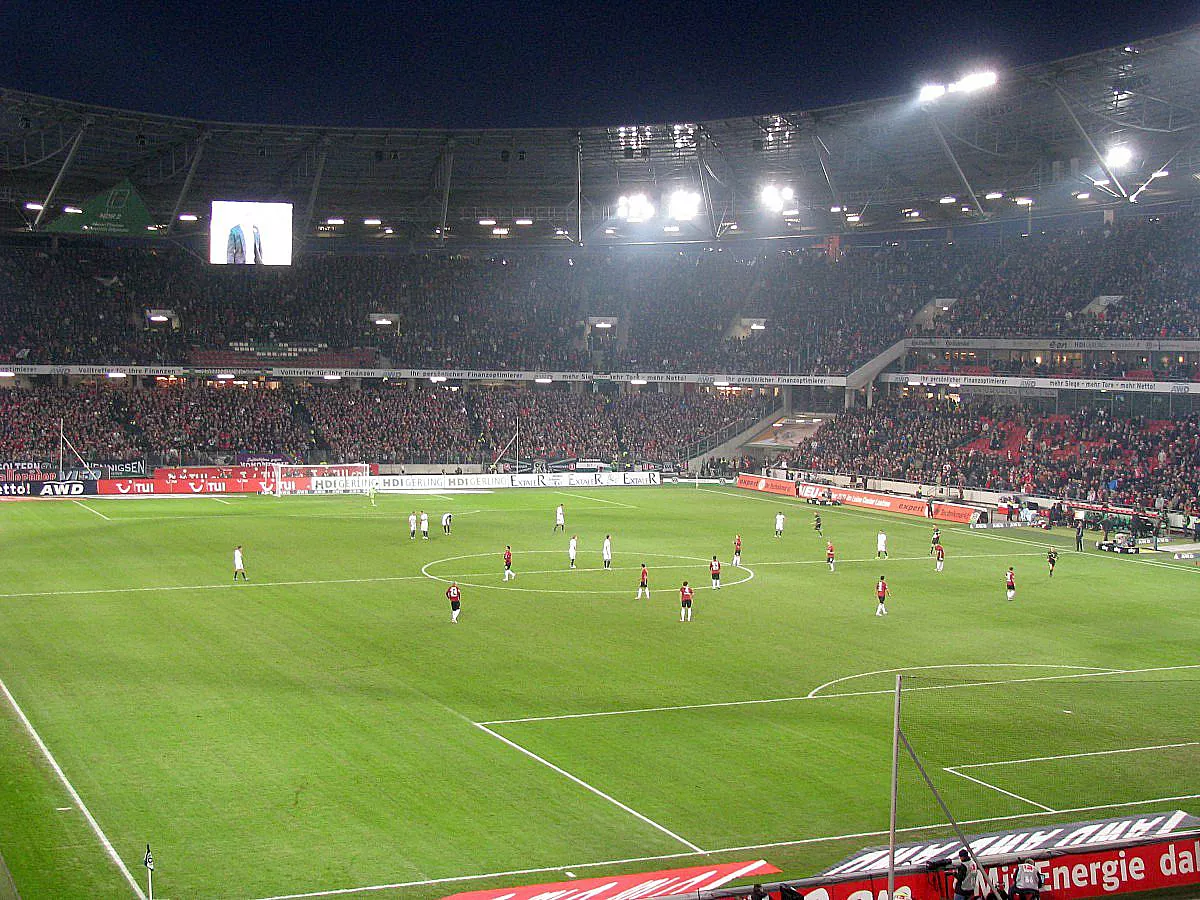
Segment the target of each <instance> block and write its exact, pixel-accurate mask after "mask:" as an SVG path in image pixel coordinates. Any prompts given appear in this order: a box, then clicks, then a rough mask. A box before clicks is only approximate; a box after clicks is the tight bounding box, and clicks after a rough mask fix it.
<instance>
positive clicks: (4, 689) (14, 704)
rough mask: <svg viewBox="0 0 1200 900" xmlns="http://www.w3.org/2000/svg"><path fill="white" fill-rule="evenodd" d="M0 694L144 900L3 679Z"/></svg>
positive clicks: (140, 898) (121, 860) (121, 871)
mask: <svg viewBox="0 0 1200 900" xmlns="http://www.w3.org/2000/svg"><path fill="white" fill-rule="evenodd" d="M0 692H3V694H4V697H5V699H6V700H8V703H9V705H10V706H11V707H12V708H13V712H15V713H16V714H17V718H18V719H20V721H21V725H22V727H23V728H24V729H25V733H26V734H28V735H29V737H30V738H31V739H32V740H33V742H34V744H36V745H37V748H38V750H40V751H41V754H42V757H43V758H44V759H45V760H46V762H47V763H49V765H50V768H51V769H53V770H54V774H55V775H56V776H57V777H58V780H59V782H60V783H61V784H62V786H63V787H64V788H66V790H67V794H69V795H70V797H71V800H72V801H74V803H75V806H77V807H78V808H79V811H80V812H81V813H83V817H84V819H86V820H87V823H88V827H90V828H91V830H92V833H93V834H94V835H96V837H97V838H98V839H99V841H100V844H101V846H102V847H103V848H104V852H105V853H106V854H108V858H109V859H111V860H112V861H113V863H114V864H115V865H116V867H117V870H118V871H119V872H120V873H121V874H122V875H123V876H124V878H125V881H126V882H127V883H128V884H129V886H130V887H131V888H132V889H133V893H134V894H135V895H136V896H137V897H138V898H139V900H146V894H145V893H144V892H143V891H142V888H141V885H139V884H138V883H137V879H135V878H134V877H133V873H131V872H130V871H129V867H128V866H126V865H125V861H124V860H123V859H121V856H120V854H119V853H117V849H116V847H114V846H113V845H112V841H110V840H109V839H108V835H106V834H105V833H104V829H103V828H101V827H100V823H99V822H97V821H96V817H95V816H93V815H92V811H91V810H90V809H88V808H87V804H86V803H84V802H83V798H82V797H80V796H79V792H78V791H77V790H75V786H74V785H73V784H71V781H70V779H69V778H67V775H66V773H65V772H64V771H63V770H62V766H60V765H59V764H58V760H57V759H55V758H54V754H53V753H51V752H50V748H49V747H47V746H46V742H45V741H43V740H42V736H41V735H40V734H38V732H37V729H36V728H34V727H33V723H32V722H30V721H29V717H28V716H26V715H25V710H23V709H21V706H20V704H18V703H17V698H16V697H14V696H13V695H12V691H10V690H9V689H8V685H6V684H5V683H4V680H3V679H0Z"/></svg>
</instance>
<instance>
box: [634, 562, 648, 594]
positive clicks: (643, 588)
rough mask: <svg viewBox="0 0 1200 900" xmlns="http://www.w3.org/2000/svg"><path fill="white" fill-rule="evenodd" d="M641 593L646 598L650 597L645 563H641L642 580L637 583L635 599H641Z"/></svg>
mask: <svg viewBox="0 0 1200 900" xmlns="http://www.w3.org/2000/svg"><path fill="white" fill-rule="evenodd" d="M642 594H645V595H646V599H647V600H649V599H650V571H649V570H648V569H647V568H646V564H645V563H642V580H641V582H640V583H639V584H638V592H637V597H635V598H634V599H635V600H641V599H642Z"/></svg>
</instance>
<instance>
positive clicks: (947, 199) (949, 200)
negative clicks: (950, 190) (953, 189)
mask: <svg viewBox="0 0 1200 900" xmlns="http://www.w3.org/2000/svg"><path fill="white" fill-rule="evenodd" d="M957 202H958V198H957V197H943V198H942V199H941V200H939V201H938V203H941V204H944V205H946V206H949V205H950V204H951V203H957Z"/></svg>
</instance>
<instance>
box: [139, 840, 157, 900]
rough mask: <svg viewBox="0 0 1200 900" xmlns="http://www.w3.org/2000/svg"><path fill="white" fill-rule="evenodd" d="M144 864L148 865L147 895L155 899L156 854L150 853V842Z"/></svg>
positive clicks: (152, 899) (150, 899)
mask: <svg viewBox="0 0 1200 900" xmlns="http://www.w3.org/2000/svg"><path fill="white" fill-rule="evenodd" d="M142 865H144V866H145V867H146V896H147V898H148V900H154V856H153V855H152V854H151V853H150V845H149V844H147V845H146V857H145V859H143V860H142Z"/></svg>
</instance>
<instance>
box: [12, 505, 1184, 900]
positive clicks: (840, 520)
mask: <svg viewBox="0 0 1200 900" xmlns="http://www.w3.org/2000/svg"><path fill="white" fill-rule="evenodd" d="M560 502H561V503H563V504H565V506H566V516H567V530H566V534H562V533H554V532H553V531H552V528H553V523H554V507H555V505H556V504H558V503H560ZM377 503H378V505H377V506H375V507H372V506H371V505H370V503H369V501H368V499H367V498H365V497H328V498H324V497H307V498H288V499H276V498H260V497H250V498H228V499H226V498H222V499H219V500H218V499H213V498H198V499H187V500H122V501H119V502H116V501H108V502H106V501H103V500H98V499H87V500H84V501H81V502H72V501H62V502H52V503H51V502H47V503H30V502H20V503H8V504H5V505H3V507H2V508H0V538H2V540H3V548H4V549H3V554H2V556H0V594H2V595H3V596H2V597H0V679H3V682H4V685H5V686H6V687H7V691H8V692H11V698H12V700H15V703H16V704H17V705H18V706H19V707H20V709H21V710H22V711H23V714H24V716H25V717H27V722H28V726H29V727H28V728H27V725H26V722H25V721H23V720H22V718H21V716H20V715H19V714H18V712H17V710H16V708H15V707H14V706H13V703H12V702H11V701H10V699H9V697H8V696H4V697H0V709H3V715H0V759H2V760H3V765H0V854H2V855H3V860H4V863H5V864H6V866H7V869H8V871H9V872H10V873H11V878H12V880H13V882H15V885H16V888H17V890H19V891H20V894H21V896H22V897H24V898H26V900H29V898H37V897H56V898H71V897H80V898H84V897H87V898H93V897H121V896H131V895H132V894H133V893H134V889H133V888H132V887H131V886H130V884H129V881H128V880H127V879H128V878H129V877H131V878H133V879H135V880H136V882H137V883H138V884H141V885H144V884H145V874H146V873H145V870H144V869H143V867H142V856H143V855H144V853H145V846H146V844H147V842H149V843H150V844H151V845H152V846H153V850H154V856H155V860H156V862H157V869H156V871H155V893H156V896H160V897H171V898H191V897H206V898H207V897H238V898H261V897H277V896H281V895H293V894H305V893H314V894H317V895H320V893H321V892H331V891H337V890H339V889H345V888H359V887H369V886H377V885H399V886H398V887H395V888H392V889H388V890H381V891H375V892H372V893H370V894H365V895H364V896H394V897H401V898H426V897H438V896H441V895H444V894H448V893H453V892H455V891H461V890H471V889H477V888H483V887H492V886H498V885H503V884H511V883H514V882H522V881H523V882H537V881H555V880H562V879H564V878H568V877H570V876H568V875H566V874H565V873H566V872H568V871H569V872H571V873H573V874H575V875H578V876H579V877H587V876H589V875H596V874H602V873H605V872H611V871H641V870H651V869H657V868H668V867H672V866H682V865H695V864H697V863H699V862H702V861H704V860H705V859H720V860H733V859H756V858H759V857H763V858H766V859H768V860H770V861H772V862H774V863H775V864H777V865H778V866H779V867H780V868H782V869H783V870H784V872H785V873H786V874H787V875H790V876H800V875H805V874H811V873H813V872H815V871H817V870H818V869H819V868H820V867H821V866H822V865H824V864H827V863H829V862H832V861H833V860H835V859H837V858H840V857H841V856H843V855H845V854H846V853H848V852H850V851H851V850H853V849H855V848H857V847H860V846H863V845H868V844H877V843H880V842H881V841H882V840H883V838H882V836H881V835H880V832H881V831H882V830H883V829H885V828H886V827H887V807H888V771H889V763H890V759H889V754H890V746H891V709H892V702H893V697H892V696H891V694H890V693H889V690H890V689H891V687H892V685H893V683H894V679H895V670H898V669H899V670H905V671H906V672H907V673H908V674H907V676H906V692H905V700H904V724H905V728H906V731H907V733H908V735H909V737H910V739H911V740H912V742H913V744H914V746H915V747H916V749H917V751H918V752H919V753H920V754H921V756H922V759H923V762H924V763H925V765H926V767H927V768H928V769H929V771H930V772H931V773H932V775H933V777H934V780H935V782H936V783H937V784H938V786H939V788H940V789H941V790H942V791H943V793H944V796H945V797H946V800H947V802H948V803H949V804H950V805H951V808H952V809H953V810H954V811H955V813H956V815H957V816H958V817H959V818H960V819H962V820H964V821H967V822H972V823H975V824H972V825H971V826H970V828H971V829H972V830H975V831H984V830H989V829H994V828H997V827H1003V826H1004V825H1005V824H1009V823H1019V824H1021V823H1038V822H1050V821H1077V820H1081V819H1088V818H1104V817H1107V816H1113V815H1120V814H1123V813H1126V812H1129V811H1137V810H1147V811H1152V810H1159V811H1161V810H1164V809H1174V808H1183V809H1187V810H1191V811H1193V812H1198V811H1200V802H1198V801H1197V795H1200V776H1198V775H1197V772H1200V744H1198V742H1200V724H1198V723H1200V699H1198V698H1200V691H1198V690H1197V687H1198V681H1200V668H1198V667H1200V603H1197V600H1198V599H1200V569H1197V568H1196V567H1195V566H1192V565H1188V564H1175V563H1172V562H1170V561H1169V559H1170V557H1169V556H1167V555H1165V554H1159V555H1158V556H1153V555H1151V556H1146V557H1142V558H1140V559H1138V558H1129V557H1124V558H1118V557H1115V556H1111V555H1106V554H1099V553H1096V552H1094V551H1090V552H1087V553H1083V554H1077V553H1074V552H1073V549H1072V548H1073V536H1072V535H1070V534H1067V533H1055V534H1052V535H1049V536H1046V535H1044V534H1042V533H1040V532H1038V533H1031V532H1027V531H1023V530H1021V531H1018V530H1008V531H996V532H988V533H980V532H969V531H967V530H965V529H962V528H959V527H955V526H950V527H943V536H944V537H943V543H944V545H945V547H946V550H947V560H946V569H945V571H944V572H943V573H941V574H936V573H935V572H934V563H933V560H932V559H931V558H930V556H929V544H930V542H929V538H930V526H929V524H928V523H926V522H923V521H920V520H914V519H911V518H907V517H900V516H890V515H887V514H878V513H871V512H867V511H862V510H850V509H822V510H821V515H822V519H823V521H824V531H825V538H829V539H831V540H833V541H834V543H835V545H836V549H837V555H838V562H837V571H836V573H831V572H830V571H829V569H828V567H827V566H826V564H825V549H824V548H825V538H822V537H818V536H817V535H816V533H815V532H814V531H813V528H812V515H813V508H812V507H808V506H805V505H803V504H800V503H797V502H795V501H791V502H789V501H787V500H778V499H774V498H771V497H768V496H764V495H757V494H751V493H747V492H739V491H736V490H734V489H721V488H714V489H711V490H708V489H696V488H694V487H692V488H683V487H674V488H672V487H663V488H644V489H614V488H609V489H601V488H596V489H592V490H583V491H567V492H554V491H526V490H517V491H508V492H497V493H490V494H489V493H480V494H455V495H448V496H421V497H402V496H391V495H389V496H380V497H379V498H378V500H377ZM413 508H417V509H421V508H424V509H426V510H427V511H428V512H430V514H431V516H430V520H431V521H430V532H431V537H430V540H429V541H422V540H420V539H419V538H418V539H417V540H416V541H410V540H409V537H408V527H407V516H408V513H409V511H410V510H412V509H413ZM779 509H782V510H783V511H784V512H785V513H786V514H787V515H788V521H787V526H786V530H785V534H784V536H783V537H782V538H781V539H777V538H775V537H774V536H773V526H774V522H773V519H774V514H775V512H776V511H777V510H779ZM446 510H450V511H452V512H454V513H455V520H454V534H453V535H452V536H449V537H446V536H443V535H442V534H441V527H440V516H441V513H442V512H444V511H446ZM881 527H882V528H884V529H885V530H886V531H887V533H888V539H889V541H888V543H889V550H890V551H891V558H890V559H888V560H886V561H876V560H875V559H874V557H875V536H876V532H877V531H878V530H879V529H880V528H881ZM737 532H740V533H741V535H742V538H743V541H744V551H743V562H744V568H741V569H735V568H733V567H732V566H731V565H730V556H731V553H732V541H733V537H734V534H735V533H737ZM571 534H578V535H579V539H580V555H579V569H578V570H577V571H574V572H572V571H568V569H567V539H568V538H569V536H570V535H571ZM605 534H611V535H612V537H613V545H614V564H613V565H614V568H613V570H612V571H607V572H606V571H603V570H602V569H601V563H600V546H601V542H602V541H603V538H604V535H605ZM237 544H241V545H242V546H243V547H244V549H245V560H246V568H247V571H248V574H249V577H250V581H249V583H247V584H236V585H234V584H233V583H232V582H231V576H232V552H233V548H234V546H235V545H237ZM505 544H511V545H512V547H513V553H514V570H515V571H516V572H517V578H516V580H515V581H512V582H509V583H504V582H503V581H502V580H501V579H502V562H501V554H502V553H503V550H504V546H505ZM1048 544H1053V545H1055V546H1057V547H1059V549H1060V550H1063V551H1064V552H1063V553H1062V555H1061V557H1060V560H1059V563H1058V570H1057V572H1056V573H1055V575H1054V578H1053V579H1050V578H1049V577H1048V575H1047V570H1046V564H1045V550H1046V547H1047V545H1048ZM714 553H715V554H718V555H719V557H720V559H721V560H722V562H723V564H724V573H723V583H724V585H725V586H724V588H723V589H722V590H721V591H719V592H718V591H713V590H710V589H709V576H708V569H707V560H709V559H711V557H712V555H713V554H714ZM642 562H645V563H647V564H648V566H649V567H650V579H651V587H652V588H653V594H652V596H651V598H650V599H649V600H645V599H642V600H635V599H634V595H635V593H636V591H637V580H638V571H639V567H640V564H641V563H642ZM1009 565H1012V566H1014V567H1015V568H1016V572H1017V597H1016V600H1015V601H1014V602H1011V603H1010V602H1008V601H1006V599H1005V596H1004V580H1003V573H1004V571H1005V570H1006V569H1007V567H1008V566H1009ZM881 573H882V574H885V575H886V576H887V579H888V582H889V584H890V586H891V589H892V592H893V596H892V599H891V600H889V602H888V609H889V612H890V614H889V615H888V616H886V617H876V616H875V605H876V604H875V599H874V586H875V581H876V579H877V578H878V576H879V575H880V574H881ZM450 579H456V580H458V581H459V583H460V585H461V586H462V591H463V601H462V608H463V611H462V617H461V620H460V621H459V623H458V624H451V621H450V609H449V603H448V602H447V600H446V598H445V593H444V592H445V589H446V587H447V581H448V580H450ZM684 579H687V580H689V581H691V583H692V585H693V586H695V587H697V589H698V590H697V598H696V604H695V620H694V621H693V622H691V623H681V622H680V621H679V593H678V588H679V585H680V584H681V582H682V581H683V580H684ZM31 729H32V730H33V731H36V734H37V735H38V736H39V738H40V740H41V741H43V742H44V745H45V748H46V749H47V751H48V753H49V754H51V755H52V756H53V758H54V760H55V761H56V762H57V765H58V766H60V767H61V771H62V775H63V778H61V779H60V777H59V776H58V775H57V774H56V773H55V771H54V770H53V768H52V766H51V764H50V762H49V761H48V759H47V758H46V755H45V754H44V753H43V751H42V749H41V748H39V746H38V744H37V742H36V739H35V737H34V736H33V734H31V733H30V730H31ZM1117 751H1121V752H1117ZM64 780H65V781H69V783H70V785H72V786H73V789H74V791H75V792H77V796H74V795H72V794H71V793H70V792H69V790H68V789H67V787H66V785H65V784H64ZM81 803H82V805H83V806H85V807H86V810H87V814H85V812H84V809H83V808H81ZM88 814H90V816H91V817H94V822H89V820H88ZM900 820H901V821H900V824H901V826H902V827H904V828H906V829H909V830H908V831H906V832H905V836H906V837H912V836H916V835H918V834H920V833H922V831H921V829H922V828H923V827H925V826H935V825H937V824H938V823H939V822H940V821H941V819H940V816H939V814H938V812H937V808H936V805H935V802H934V800H933V799H932V797H931V796H930V795H929V793H928V792H927V791H926V790H925V789H924V787H923V786H922V785H921V783H920V782H919V780H918V777H917V775H916V773H915V769H914V767H913V766H912V765H911V764H908V763H906V764H905V765H904V766H902V777H901V804H900ZM101 834H103V836H104V840H107V841H109V842H111V854H110V852H109V851H108V850H107V849H106V847H105V845H104V842H103V840H102V839H101V836H100V835H101ZM113 857H115V859H114V858H113ZM527 870H540V871H527ZM495 873H519V874H508V875H500V876H495ZM480 876H493V877H480ZM5 890H6V879H5V877H4V874H3V870H2V869H0V897H3V896H4V894H5ZM352 896H353V895H352Z"/></svg>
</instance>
